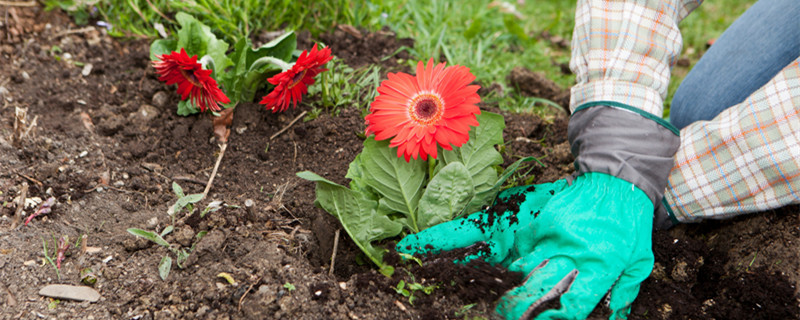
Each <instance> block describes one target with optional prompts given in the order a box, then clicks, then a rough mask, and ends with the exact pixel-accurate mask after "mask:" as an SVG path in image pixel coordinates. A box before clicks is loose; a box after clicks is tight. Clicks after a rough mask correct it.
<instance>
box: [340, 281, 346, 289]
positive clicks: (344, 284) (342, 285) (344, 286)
mask: <svg viewBox="0 0 800 320" xmlns="http://www.w3.org/2000/svg"><path fill="white" fill-rule="evenodd" d="M339 288H342V290H347V283H345V282H339Z"/></svg>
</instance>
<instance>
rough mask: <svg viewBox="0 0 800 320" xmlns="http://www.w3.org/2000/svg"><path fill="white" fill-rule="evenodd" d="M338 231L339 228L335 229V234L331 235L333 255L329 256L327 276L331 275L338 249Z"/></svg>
mask: <svg viewBox="0 0 800 320" xmlns="http://www.w3.org/2000/svg"><path fill="white" fill-rule="evenodd" d="M339 231H342V229H341V228H339V229H336V234H334V235H333V253H332V254H331V268H330V269H329V270H328V275H329V276H331V275H333V265H335V264H336V250H337V249H338V248H339Z"/></svg>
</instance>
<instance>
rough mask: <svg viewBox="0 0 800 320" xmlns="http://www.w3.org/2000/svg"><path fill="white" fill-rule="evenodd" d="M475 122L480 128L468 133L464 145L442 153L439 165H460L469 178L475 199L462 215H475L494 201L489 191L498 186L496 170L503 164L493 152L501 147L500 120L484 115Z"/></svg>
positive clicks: (501, 119) (499, 116)
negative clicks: (473, 213) (471, 181)
mask: <svg viewBox="0 0 800 320" xmlns="http://www.w3.org/2000/svg"><path fill="white" fill-rule="evenodd" d="M477 119H478V123H479V124H480V125H478V126H477V127H475V128H472V130H470V132H469V141H467V143H465V144H464V145H462V146H461V147H460V148H453V150H444V151H443V152H442V158H441V159H442V162H441V164H440V165H442V166H445V165H447V164H450V163H452V162H461V163H463V164H464V165H465V166H466V167H467V170H468V171H469V173H470V176H472V180H473V186H474V188H475V197H473V198H472V200H471V201H470V202H469V204H468V205H467V206H466V207H465V208H464V210H463V211H462V212H461V215H464V214H468V213H472V212H474V211H478V210H480V208H481V207H482V206H484V205H486V204H489V203H490V202H491V201H492V200H493V199H494V195H493V194H492V191H491V189H492V188H493V187H494V184H495V183H496V182H497V170H496V169H495V166H499V165H501V164H502V163H503V156H502V155H500V152H497V149H495V145H497V144H502V143H503V129H504V128H505V126H506V125H505V121H504V120H503V116H502V115H499V114H496V113H491V112H486V111H483V112H481V114H479V115H478V116H477Z"/></svg>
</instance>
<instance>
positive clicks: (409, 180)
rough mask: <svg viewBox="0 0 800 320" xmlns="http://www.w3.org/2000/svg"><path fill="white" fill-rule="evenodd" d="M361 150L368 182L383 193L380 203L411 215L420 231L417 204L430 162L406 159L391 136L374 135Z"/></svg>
mask: <svg viewBox="0 0 800 320" xmlns="http://www.w3.org/2000/svg"><path fill="white" fill-rule="evenodd" d="M361 153H362V156H361V164H362V166H363V171H364V183H365V184H367V185H368V186H370V187H371V188H372V189H373V190H375V191H376V192H377V193H379V194H380V195H381V196H382V198H381V199H380V200H379V204H380V206H382V207H384V208H386V209H388V210H391V211H394V212H399V213H402V214H403V215H405V216H406V217H408V218H409V220H410V223H411V225H409V228H410V229H411V231H413V232H419V230H420V229H419V226H417V217H416V214H417V204H418V202H419V198H420V197H421V196H422V190H423V188H422V187H423V185H424V184H425V173H426V170H427V167H428V163H427V162H425V161H422V160H411V161H410V162H406V160H405V159H403V158H400V157H398V156H397V150H396V149H395V148H389V141H388V140H384V141H375V139H374V137H369V138H367V140H365V141H364V149H363V151H361Z"/></svg>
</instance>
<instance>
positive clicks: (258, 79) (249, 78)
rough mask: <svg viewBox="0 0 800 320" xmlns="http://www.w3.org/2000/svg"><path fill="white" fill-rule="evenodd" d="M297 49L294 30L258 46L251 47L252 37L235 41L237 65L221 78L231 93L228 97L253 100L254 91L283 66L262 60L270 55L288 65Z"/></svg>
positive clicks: (234, 57) (233, 54) (234, 55)
mask: <svg viewBox="0 0 800 320" xmlns="http://www.w3.org/2000/svg"><path fill="white" fill-rule="evenodd" d="M296 48H297V35H296V34H295V33H294V32H291V31H290V32H287V33H285V34H283V35H282V36H280V37H278V38H276V39H274V40H272V41H270V42H269V43H267V44H264V45H262V46H260V47H258V48H256V49H253V48H252V46H251V43H250V40H249V39H246V38H245V39H241V40H239V41H238V42H236V44H235V45H234V51H233V53H232V54H231V59H232V60H233V62H234V65H235V67H234V69H233V70H231V71H229V72H227V73H226V74H225V76H224V78H223V79H222V81H221V82H222V83H223V86H224V87H225V88H226V90H227V92H229V93H230V94H229V97H237V98H240V99H241V101H248V102H250V101H252V100H253V99H254V98H255V93H256V92H257V91H258V90H259V89H261V88H263V87H265V86H266V85H267V79H268V78H269V77H271V76H272V75H274V74H277V73H278V72H280V71H282V69H283V68H282V67H279V66H277V65H278V64H277V63H265V62H266V61H263V60H261V59H262V58H266V57H270V58H271V59H277V60H280V61H282V62H283V64H284V65H289V62H290V60H291V59H292V52H293V51H294V50H295V49H296ZM260 60H261V61H260Z"/></svg>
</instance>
